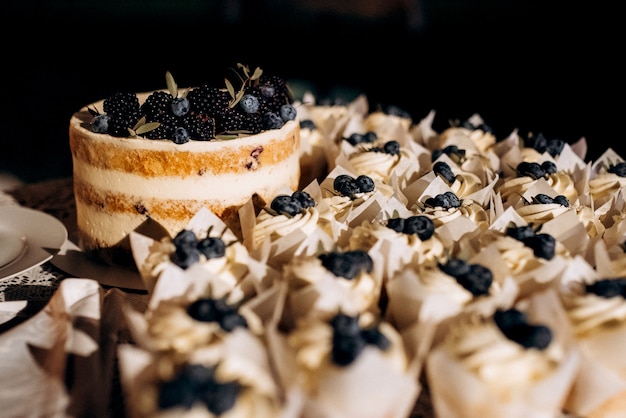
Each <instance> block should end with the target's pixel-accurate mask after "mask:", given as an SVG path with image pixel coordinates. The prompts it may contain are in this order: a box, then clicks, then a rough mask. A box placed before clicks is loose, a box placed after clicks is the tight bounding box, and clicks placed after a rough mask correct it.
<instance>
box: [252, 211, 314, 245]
mask: <svg viewBox="0 0 626 418" xmlns="http://www.w3.org/2000/svg"><path fill="white" fill-rule="evenodd" d="M319 216H320V215H319V211H318V210H317V208H316V207H309V208H306V209H304V210H303V211H302V212H300V213H298V214H296V215H295V216H288V215H284V214H274V213H270V212H268V211H266V210H262V211H261V212H259V215H258V216H257V218H256V225H255V226H254V230H253V236H254V247H255V248H258V247H259V246H260V245H261V244H262V243H263V241H264V240H266V239H269V240H271V241H275V240H276V239H278V238H281V237H284V236H286V235H289V234H290V233H292V232H294V231H297V230H300V231H302V232H304V233H305V234H310V233H311V232H313V231H314V230H315V228H317V227H318V221H319Z"/></svg>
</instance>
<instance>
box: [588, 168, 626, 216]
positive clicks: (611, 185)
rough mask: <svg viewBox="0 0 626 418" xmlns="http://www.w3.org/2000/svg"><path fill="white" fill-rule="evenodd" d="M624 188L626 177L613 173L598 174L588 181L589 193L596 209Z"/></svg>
mask: <svg viewBox="0 0 626 418" xmlns="http://www.w3.org/2000/svg"><path fill="white" fill-rule="evenodd" d="M624 187H626V177H620V176H618V175H617V174H615V173H608V172H605V173H600V174H598V175H596V176H595V177H594V178H592V179H590V180H589V193H590V194H591V197H592V198H593V202H594V205H595V207H596V208H598V207H599V206H601V205H603V204H604V203H606V202H608V201H609V200H610V199H611V198H612V197H613V196H615V194H616V193H617V191H618V190H621V189H624Z"/></svg>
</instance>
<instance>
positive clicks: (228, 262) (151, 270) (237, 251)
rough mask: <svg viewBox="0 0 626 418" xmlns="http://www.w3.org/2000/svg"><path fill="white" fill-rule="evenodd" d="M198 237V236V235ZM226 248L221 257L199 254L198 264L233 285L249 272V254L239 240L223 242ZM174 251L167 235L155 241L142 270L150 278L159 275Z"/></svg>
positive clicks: (171, 262)
mask: <svg viewBox="0 0 626 418" xmlns="http://www.w3.org/2000/svg"><path fill="white" fill-rule="evenodd" d="M199 238H200V237H199ZM225 244H226V249H225V253H224V256H223V257H216V258H206V257H205V256H204V255H203V254H200V260H199V261H198V263H199V265H200V266H201V267H202V268H203V269H205V270H207V271H209V272H210V273H212V274H215V275H217V276H220V278H221V279H222V280H223V281H225V282H227V283H231V284H232V286H233V287H234V286H235V285H237V284H238V283H240V282H241V280H243V279H244V278H245V277H246V276H247V275H248V273H249V265H250V254H249V253H248V250H247V249H246V247H245V246H244V245H243V244H242V243H240V242H239V241H234V242H225ZM175 251H176V246H175V245H174V243H173V241H172V239H171V238H169V237H165V238H163V239H162V240H161V241H155V242H154V243H153V245H152V246H151V247H150V254H149V255H148V257H147V258H146V261H145V265H144V267H143V269H142V271H145V272H148V273H147V274H149V275H150V277H151V278H152V279H156V278H158V277H159V276H160V274H161V273H162V272H163V270H164V269H165V268H166V267H167V266H168V265H172V264H174V262H173V261H172V259H171V256H172V254H174V252H175Z"/></svg>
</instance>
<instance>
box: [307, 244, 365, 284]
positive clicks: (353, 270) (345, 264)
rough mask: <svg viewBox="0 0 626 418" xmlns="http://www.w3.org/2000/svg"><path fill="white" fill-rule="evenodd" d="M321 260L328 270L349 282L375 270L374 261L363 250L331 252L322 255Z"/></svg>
mask: <svg viewBox="0 0 626 418" xmlns="http://www.w3.org/2000/svg"><path fill="white" fill-rule="evenodd" d="M319 259H320V260H321V261H322V265H323V266H324V267H326V270H328V271H330V272H331V273H333V274H334V275H335V276H337V277H343V278H345V279H348V280H352V279H354V278H355V277H357V276H358V275H359V274H360V273H361V272H362V271H365V272H367V273H369V272H371V271H372V269H373V268H374V261H373V260H372V258H371V257H370V255H369V254H368V253H367V252H365V251H363V250H352V251H331V252H329V253H325V254H320V255H319Z"/></svg>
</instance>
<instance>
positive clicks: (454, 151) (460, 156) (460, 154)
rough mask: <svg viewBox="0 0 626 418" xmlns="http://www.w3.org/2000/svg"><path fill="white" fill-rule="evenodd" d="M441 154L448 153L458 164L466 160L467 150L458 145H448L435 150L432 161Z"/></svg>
mask: <svg viewBox="0 0 626 418" xmlns="http://www.w3.org/2000/svg"><path fill="white" fill-rule="evenodd" d="M441 154H446V155H447V156H448V157H450V159H451V160H452V161H454V162H455V163H457V164H459V163H462V162H463V161H465V150H464V149H461V148H459V147H457V146H456V145H448V146H446V147H444V148H441V149H436V150H434V151H433V153H432V155H431V157H430V159H431V161H435V160H436V159H437V158H439V157H440V156H441Z"/></svg>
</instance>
